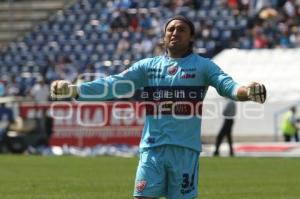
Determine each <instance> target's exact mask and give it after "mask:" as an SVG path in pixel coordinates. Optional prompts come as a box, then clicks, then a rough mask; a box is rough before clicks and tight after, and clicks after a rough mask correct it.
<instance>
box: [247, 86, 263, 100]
mask: <svg viewBox="0 0 300 199" xmlns="http://www.w3.org/2000/svg"><path fill="white" fill-rule="evenodd" d="M247 96H248V99H249V100H251V101H254V102H258V103H261V104H263V103H264V102H265V101H266V99H267V90H266V87H265V86H264V85H263V84H260V83H257V82H253V83H251V84H249V85H248V86H247Z"/></svg>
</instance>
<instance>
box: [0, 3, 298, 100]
mask: <svg viewBox="0 0 300 199" xmlns="http://www.w3.org/2000/svg"><path fill="white" fill-rule="evenodd" d="M9 2H11V1H8V2H2V3H1V6H0V8H1V15H0V21H2V22H1V23H0V29H1V30H10V31H1V35H0V38H2V40H3V39H14V38H15V37H17V36H20V35H22V34H24V33H26V31H28V30H31V29H32V27H33V26H34V28H33V30H32V31H31V32H30V33H28V34H26V36H25V37H21V38H22V39H21V40H20V41H18V40H15V42H11V43H9V45H8V46H7V47H6V48H3V50H2V53H1V55H0V66H1V74H2V75H6V74H10V77H11V78H4V81H6V82H7V81H8V83H12V84H14V83H13V79H14V77H15V76H16V75H17V74H20V72H21V73H22V74H25V75H24V76H25V78H20V77H18V76H19V75H17V77H16V81H17V84H18V86H19V87H21V86H23V87H24V84H23V82H24V81H25V88H19V90H20V92H19V93H18V95H23V96H24V95H26V94H27V93H28V89H29V88H30V87H31V86H32V84H34V82H35V78H36V76H37V75H41V76H43V77H44V78H45V79H46V80H47V82H51V81H52V80H54V79H57V78H62V77H61V76H60V75H59V74H60V73H59V72H57V70H58V69H57V68H60V69H61V70H62V69H63V68H64V66H63V65H64V60H66V59H68V60H69V63H68V64H69V65H70V64H71V65H72V67H73V68H75V69H76V70H72V71H71V72H74V73H75V74H77V73H81V72H84V71H85V70H86V69H85V68H86V66H87V65H90V67H89V70H90V71H92V72H102V73H105V74H111V73H116V72H119V71H121V70H123V69H124V67H126V66H127V65H129V64H130V63H132V62H134V61H136V60H138V59H141V58H144V57H150V56H153V55H156V54H159V53H161V52H162V49H161V38H162V34H163V32H162V31H163V30H162V28H161V27H163V25H164V24H163V23H164V21H165V20H166V19H167V18H169V17H171V16H173V15H174V14H183V15H186V16H188V17H189V18H191V19H192V20H193V21H194V23H195V26H196V42H195V51H197V52H199V53H201V54H203V55H204V56H207V57H213V56H214V55H216V54H217V53H219V52H220V51H222V50H223V49H227V48H240V49H257V48H277V47H283V48H294V47H299V45H300V33H299V32H300V31H299V23H300V20H299V4H300V3H299V1H283V0H276V1H226V0H222V1H216V0H212V1H211V0H203V1H200V0H185V1H179V0H165V1H158V0H150V1H136V0H114V1H112V0H106V1H96V0H77V1H67V0H65V1H60V0H55V1H37V0H17V1H13V3H12V4H10V3H9ZM70 2H71V3H70ZM253 2H256V3H253ZM67 3H70V4H67ZM66 5H69V6H67V7H66V9H64V10H61V9H62V8H63V7H64V6H66ZM54 10H55V11H56V12H55V14H52V15H51V17H48V16H49V14H51V13H53V12H54ZM2 11H3V12H2ZM33 11H34V12H33ZM29 13H30V14H29ZM45 18H47V19H48V20H47V21H46V22H43V23H35V21H40V20H44V19H45ZM12 19H13V20H14V23H13V24H14V25H11V24H10V23H9V22H10V21H9V20H12ZM27 19H28V20H30V21H27ZM7 20H8V21H7ZM4 21H6V22H5V23H4ZM36 24H38V25H36ZM8 27H9V28H8ZM17 30H19V31H20V32H22V34H21V33H19V31H17ZM2 46H3V44H2ZM114 61H117V62H118V63H121V64H119V65H115V63H114ZM57 65H58V66H57ZM66 68H67V69H63V70H69V69H70V68H71V67H66ZM61 70H60V71H61ZM69 73H70V72H69ZM32 74H35V75H32ZM63 74H64V73H63ZM28 76H34V77H33V79H31V80H28V78H27V77H28ZM1 79H2V78H1ZM24 79H26V80H24ZM7 94H8V95H9V93H7Z"/></svg>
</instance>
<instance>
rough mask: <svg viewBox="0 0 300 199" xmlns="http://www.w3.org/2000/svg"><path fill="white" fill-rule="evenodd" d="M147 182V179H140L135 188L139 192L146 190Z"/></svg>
mask: <svg viewBox="0 0 300 199" xmlns="http://www.w3.org/2000/svg"><path fill="white" fill-rule="evenodd" d="M146 184H147V182H146V181H145V180H140V181H138V182H137V183H136V186H135V189H136V191H137V192H142V191H144V189H145V187H146Z"/></svg>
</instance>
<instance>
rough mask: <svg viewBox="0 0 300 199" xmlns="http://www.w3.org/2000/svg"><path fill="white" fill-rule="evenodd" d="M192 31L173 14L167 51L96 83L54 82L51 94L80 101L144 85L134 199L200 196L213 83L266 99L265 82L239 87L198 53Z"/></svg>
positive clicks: (244, 96)
mask: <svg viewBox="0 0 300 199" xmlns="http://www.w3.org/2000/svg"><path fill="white" fill-rule="evenodd" d="M194 34H195V28H194V25H193V23H192V22H191V21H190V20H189V19H187V18H186V17H184V16H175V17H173V18H171V19H170V20H168V21H167V23H166V25H165V27H164V38H163V40H164V45H165V49H166V53H165V54H164V55H161V56H157V57H153V58H147V59H143V60H140V61H138V62H136V63H135V64H133V65H132V66H131V67H130V68H129V69H128V70H126V71H124V72H122V73H120V74H117V75H112V76H109V77H105V78H101V79H96V80H95V81H92V82H86V83H81V84H79V85H71V84H70V83H68V82H66V81H64V80H60V81H55V82H53V83H52V85H51V95H52V97H53V98H64V97H66V95H68V96H71V97H73V98H75V99H77V100H79V101H103V100H109V99H113V98H118V97H120V96H122V95H125V94H126V95H127V94H129V93H130V94H133V91H134V90H136V89H139V88H143V91H142V92H141V98H142V99H144V100H145V101H147V102H148V103H147V106H146V118H145V124H144V129H143V132H142V137H141V141H140V160H139V164H138V168H137V172H136V180H135V188H134V198H136V199H155V198H159V197H162V196H165V197H166V198H167V199H192V198H196V197H197V194H198V161H199V154H200V152H201V137H200V135H201V110H202V109H201V104H202V101H203V100H204V97H205V94H206V92H207V89H208V87H209V86H212V87H214V88H215V89H216V90H217V92H218V93H219V94H220V95H221V96H224V97H227V98H230V99H233V100H236V101H254V102H258V103H264V102H265V100H266V89H265V87H264V85H262V84H260V83H256V82H254V83H250V84H249V85H248V86H242V85H239V84H238V83H236V82H235V81H234V80H233V79H232V78H231V77H230V76H229V75H227V74H226V73H224V72H223V71H222V70H221V69H220V68H219V67H218V66H217V65H216V64H215V63H213V62H212V61H210V60H209V59H206V58H203V57H201V56H199V55H197V54H194V53H193V52H192V49H193V43H194ZM149 104H150V105H149Z"/></svg>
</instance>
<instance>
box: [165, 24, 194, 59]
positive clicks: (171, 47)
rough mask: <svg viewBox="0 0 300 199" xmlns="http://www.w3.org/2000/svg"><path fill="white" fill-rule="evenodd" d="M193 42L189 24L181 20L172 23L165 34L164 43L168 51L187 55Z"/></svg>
mask: <svg viewBox="0 0 300 199" xmlns="http://www.w3.org/2000/svg"><path fill="white" fill-rule="evenodd" d="M192 40H193V37H192V34H191V29H190V27H189V25H188V24H186V23H185V22H183V21H181V20H173V21H171V22H170V23H169V24H168V26H167V28H166V32H165V36H164V43H165V45H166V48H167V49H168V51H176V52H182V53H183V54H184V53H186V51H187V50H189V48H190V42H191V41H192Z"/></svg>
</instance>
